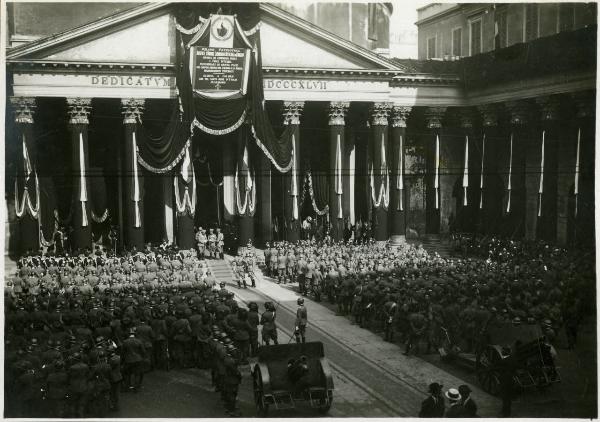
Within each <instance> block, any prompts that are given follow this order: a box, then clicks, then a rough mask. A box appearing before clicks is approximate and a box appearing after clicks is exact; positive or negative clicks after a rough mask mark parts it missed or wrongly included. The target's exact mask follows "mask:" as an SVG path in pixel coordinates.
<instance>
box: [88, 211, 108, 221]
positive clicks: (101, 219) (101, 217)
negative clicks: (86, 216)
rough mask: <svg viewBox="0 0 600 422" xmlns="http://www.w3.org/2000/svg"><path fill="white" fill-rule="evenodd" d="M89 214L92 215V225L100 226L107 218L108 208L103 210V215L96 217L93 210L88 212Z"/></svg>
mask: <svg viewBox="0 0 600 422" xmlns="http://www.w3.org/2000/svg"><path fill="white" fill-rule="evenodd" d="M90 211H91V214H92V220H93V221H94V223H98V224H102V223H104V222H105V221H106V219H107V218H108V208H106V209H105V210H104V213H103V214H102V215H101V216H100V217H98V216H97V215H96V213H95V212H94V210H90Z"/></svg>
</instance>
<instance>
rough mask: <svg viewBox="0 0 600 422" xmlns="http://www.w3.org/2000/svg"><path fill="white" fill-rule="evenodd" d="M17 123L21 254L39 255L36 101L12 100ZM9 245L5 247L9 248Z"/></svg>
mask: <svg viewBox="0 0 600 422" xmlns="http://www.w3.org/2000/svg"><path fill="white" fill-rule="evenodd" d="M10 104H11V106H12V108H13V112H14V117H15V123H16V131H15V133H16V135H17V140H16V142H17V143H18V144H19V145H20V147H19V148H18V151H19V152H20V154H19V155H18V157H17V163H15V164H16V168H17V181H16V184H15V189H16V192H15V200H16V202H15V204H14V206H15V211H16V216H17V220H18V238H19V247H18V249H19V252H20V253H24V252H27V251H28V250H31V251H34V252H37V251H38V249H39V247H40V239H39V210H40V205H39V197H38V193H39V182H38V177H37V171H36V150H35V143H34V142H33V114H34V110H35V108H36V104H35V98H24V97H11V98H10ZM8 245H9V243H7V244H6V245H5V249H8Z"/></svg>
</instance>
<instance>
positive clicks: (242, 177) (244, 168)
mask: <svg viewBox="0 0 600 422" xmlns="http://www.w3.org/2000/svg"><path fill="white" fill-rule="evenodd" d="M240 130H242V131H243V132H242V136H240V137H239V138H238V142H239V143H238V149H237V154H236V160H237V163H236V166H237V167H236V175H237V183H235V207H236V215H237V221H238V227H239V236H238V239H239V244H238V246H239V247H243V246H246V245H247V244H248V241H252V242H253V243H254V214H255V212H256V203H257V195H256V192H257V187H256V171H255V154H254V151H255V149H254V148H253V146H254V143H253V142H251V141H250V139H249V137H250V130H249V129H248V127H247V126H244V127H242V128H241V129H240Z"/></svg>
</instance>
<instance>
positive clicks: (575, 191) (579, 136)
mask: <svg viewBox="0 0 600 422" xmlns="http://www.w3.org/2000/svg"><path fill="white" fill-rule="evenodd" d="M580 146H581V128H578V129H577V157H576V158H575V184H574V187H573V195H574V196H575V217H577V198H578V197H579V151H580Z"/></svg>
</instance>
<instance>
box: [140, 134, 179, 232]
mask: <svg viewBox="0 0 600 422" xmlns="http://www.w3.org/2000/svg"><path fill="white" fill-rule="evenodd" d="M131 135H132V136H131V142H132V144H133V146H132V151H133V152H132V159H133V163H132V166H133V203H134V207H135V224H134V227H136V228H139V227H141V226H142V217H141V215H140V181H139V178H138V161H137V156H138V147H137V139H136V136H135V130H134V131H133V132H132V133H131ZM186 153H187V150H186ZM187 158H188V160H189V157H187Z"/></svg>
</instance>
